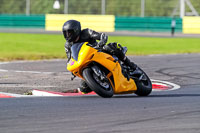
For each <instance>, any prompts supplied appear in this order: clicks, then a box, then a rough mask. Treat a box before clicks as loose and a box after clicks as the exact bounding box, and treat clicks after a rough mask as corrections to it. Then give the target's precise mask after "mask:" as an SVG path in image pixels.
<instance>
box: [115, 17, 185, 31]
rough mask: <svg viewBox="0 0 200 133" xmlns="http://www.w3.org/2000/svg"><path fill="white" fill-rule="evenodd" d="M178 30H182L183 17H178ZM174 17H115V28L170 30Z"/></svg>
mask: <svg viewBox="0 0 200 133" xmlns="http://www.w3.org/2000/svg"><path fill="white" fill-rule="evenodd" d="M175 20H176V32H182V19H180V18H176V19H175ZM171 22H172V18H166V17H115V30H130V31H151V32H169V31H170V30H171Z"/></svg>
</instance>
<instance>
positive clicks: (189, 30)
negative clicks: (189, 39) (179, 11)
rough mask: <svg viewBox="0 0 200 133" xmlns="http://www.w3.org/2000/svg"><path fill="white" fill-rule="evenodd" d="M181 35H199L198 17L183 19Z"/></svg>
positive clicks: (199, 22)
mask: <svg viewBox="0 0 200 133" xmlns="http://www.w3.org/2000/svg"><path fill="white" fill-rule="evenodd" d="M183 33H186V34H200V17H183Z"/></svg>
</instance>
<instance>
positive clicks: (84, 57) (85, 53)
mask: <svg viewBox="0 0 200 133" xmlns="http://www.w3.org/2000/svg"><path fill="white" fill-rule="evenodd" d="M87 44H88V42H85V43H77V44H74V45H73V46H72V48H71V50H72V58H71V60H70V62H69V63H68V65H67V69H68V70H69V71H71V72H72V73H73V74H74V75H76V76H78V77H81V78H82V79H83V77H82V70H83V69H84V68H85V67H87V66H88V65H89V64H90V63H92V62H96V63H99V64H101V65H102V66H104V67H105V68H107V69H108V70H109V71H110V72H111V73H109V74H108V75H107V77H108V79H109V78H110V77H111V76H113V80H114V83H113V84H112V83H111V84H112V87H113V89H114V93H115V94H121V93H133V92H134V91H136V90H137V87H136V84H135V82H134V80H133V79H130V80H129V81H128V80H127V78H125V77H124V75H123V74H122V70H121V66H120V64H119V62H118V61H117V62H114V60H115V59H114V58H113V57H112V56H111V55H109V54H106V53H104V52H98V50H96V49H94V48H92V47H90V46H88V45H87ZM110 82H112V81H111V80H110Z"/></svg>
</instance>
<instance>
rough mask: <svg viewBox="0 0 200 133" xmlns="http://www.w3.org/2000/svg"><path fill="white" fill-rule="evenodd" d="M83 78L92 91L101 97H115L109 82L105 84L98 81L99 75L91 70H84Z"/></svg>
mask: <svg viewBox="0 0 200 133" xmlns="http://www.w3.org/2000/svg"><path fill="white" fill-rule="evenodd" d="M83 77H84V79H85V81H86V83H87V85H88V86H89V87H90V89H91V90H93V91H94V92H96V93H97V94H98V95H99V96H101V97H104V98H110V97H112V96H113V93H114V92H113V88H112V86H111V84H110V82H109V81H107V82H104V81H101V80H100V79H98V77H97V75H96V74H95V73H94V71H93V70H92V69H91V68H85V69H84V70H83Z"/></svg>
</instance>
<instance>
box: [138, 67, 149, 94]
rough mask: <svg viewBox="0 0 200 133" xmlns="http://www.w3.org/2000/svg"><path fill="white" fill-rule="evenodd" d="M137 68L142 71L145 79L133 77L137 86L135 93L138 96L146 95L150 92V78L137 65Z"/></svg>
mask: <svg viewBox="0 0 200 133" xmlns="http://www.w3.org/2000/svg"><path fill="white" fill-rule="evenodd" d="M138 69H139V70H140V71H141V72H142V73H143V76H144V79H145V80H138V79H134V80H135V83H136V86H137V91H136V92H135V94H136V95H138V96H148V95H149V94H150V93H151V92H152V83H151V80H150V78H149V77H148V76H147V74H146V73H145V72H144V71H143V70H142V69H141V68H139V67H138Z"/></svg>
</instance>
